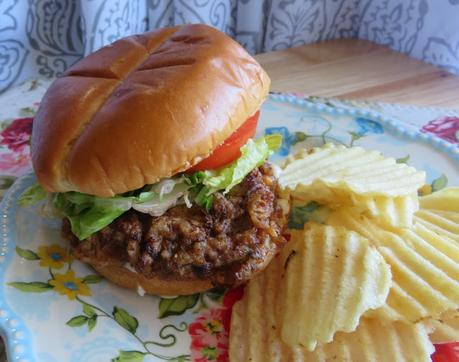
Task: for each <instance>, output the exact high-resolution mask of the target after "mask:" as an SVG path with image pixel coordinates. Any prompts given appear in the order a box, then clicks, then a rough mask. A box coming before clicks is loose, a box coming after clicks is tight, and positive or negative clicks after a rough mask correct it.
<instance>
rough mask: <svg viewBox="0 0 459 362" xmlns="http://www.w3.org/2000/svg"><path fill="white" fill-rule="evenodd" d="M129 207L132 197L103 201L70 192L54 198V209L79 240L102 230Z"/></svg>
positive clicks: (112, 198) (102, 199)
mask: <svg viewBox="0 0 459 362" xmlns="http://www.w3.org/2000/svg"><path fill="white" fill-rule="evenodd" d="M131 206H132V197H117V196H115V197H111V198H106V199H104V198H101V197H96V196H92V195H86V194H82V193H80V192H73V191H71V192H65V193H59V194H56V195H55V198H54V207H55V208H56V209H58V210H59V211H60V212H61V213H62V214H63V215H64V216H65V217H67V218H68V219H69V221H70V226H71V228H72V232H73V233H74V234H75V235H76V237H77V238H78V239H80V240H83V239H86V238H87V237H88V236H90V235H92V234H93V233H95V232H97V231H99V230H101V229H103V228H104V227H105V226H107V225H108V224H110V223H111V222H112V221H113V220H115V219H116V218H117V217H118V216H121V215H122V214H123V213H124V212H126V211H127V210H129V209H130V208H131Z"/></svg>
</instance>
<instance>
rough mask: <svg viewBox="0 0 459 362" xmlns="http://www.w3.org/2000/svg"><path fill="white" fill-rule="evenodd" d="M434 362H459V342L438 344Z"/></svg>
mask: <svg viewBox="0 0 459 362" xmlns="http://www.w3.org/2000/svg"><path fill="white" fill-rule="evenodd" d="M432 361H433V362H459V342H455V343H445V344H436V345H435V353H434V354H433V355H432Z"/></svg>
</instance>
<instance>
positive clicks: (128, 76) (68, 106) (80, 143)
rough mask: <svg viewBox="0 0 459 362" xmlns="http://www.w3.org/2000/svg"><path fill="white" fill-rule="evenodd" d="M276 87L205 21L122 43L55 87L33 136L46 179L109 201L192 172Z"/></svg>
mask: <svg viewBox="0 0 459 362" xmlns="http://www.w3.org/2000/svg"><path fill="white" fill-rule="evenodd" d="M269 84H270V80H269V78H268V76H267V74H266V73H265V72H264V71H263V69H262V68H261V67H260V65H259V64H258V63H257V62H256V61H255V60H254V59H253V58H252V57H251V56H250V55H249V54H248V53H247V52H246V51H245V50H244V49H243V48H242V47H241V46H240V45H239V44H238V43H236V42H235V41H233V40H232V39H230V38H229V37H227V36H226V35H225V34H223V33H221V32H219V31H218V30H215V29H213V28H211V27H208V26H206V25H184V26H179V27H173V28H165V29H161V30H158V31H153V32H148V33H144V34H141V35H134V36H130V37H127V38H124V39H121V40H118V41H116V42H114V43H113V44H111V45H109V46H106V47H104V48H101V49H100V50H98V51H96V52H95V53H93V54H91V55H89V56H87V57H86V58H84V59H82V60H81V61H79V62H78V63H76V64H75V65H74V66H73V67H72V68H70V69H69V70H68V71H67V72H66V73H65V74H64V75H63V76H62V77H61V78H59V79H57V80H56V81H55V82H54V83H53V84H52V85H51V86H50V88H49V89H48V91H47V92H46V94H45V96H44V98H43V100H42V102H41V104H40V108H39V110H38V112H37V115H36V116H35V119H34V125H33V133H32V161H33V167H34V170H35V173H36V175H37V177H38V180H39V183H40V184H41V185H42V186H43V187H44V188H45V189H46V190H47V191H50V192H66V191H79V192H83V193H87V194H93V195H97V196H101V197H108V196H113V195H115V194H120V193H123V192H126V191H131V190H135V189H138V188H140V187H142V186H143V185H145V184H152V183H155V182H157V181H158V180H160V179H161V178H164V177H170V176H172V175H174V174H176V173H178V172H180V171H184V170H186V169H188V168H189V167H191V166H192V165H194V164H196V163H198V162H199V161H200V160H202V159H203V158H205V157H207V156H208V155H209V154H210V153H211V152H212V151H213V150H214V149H215V148H216V147H217V146H218V145H220V144H221V143H223V142H224V140H225V139H226V138H228V137H229V136H230V135H231V133H232V132H233V131H235V130H236V129H237V128H238V127H239V126H240V125H241V124H242V123H244V121H245V120H246V119H247V118H248V117H250V116H251V115H252V114H253V113H255V112H256V111H257V110H258V108H259V107H260V105H261V103H262V102H263V100H264V98H265V97H266V95H267V93H268V89H269Z"/></svg>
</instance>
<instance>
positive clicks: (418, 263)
mask: <svg viewBox="0 0 459 362" xmlns="http://www.w3.org/2000/svg"><path fill="white" fill-rule="evenodd" d="M327 223H330V224H331V225H340V226H344V227H346V228H348V229H350V230H354V231H356V232H358V233H359V234H361V235H363V236H365V237H366V238H368V239H369V240H370V242H371V243H372V244H373V245H375V246H376V247H377V248H378V251H379V252H380V253H381V254H382V255H383V257H384V259H385V261H386V262H387V263H388V264H389V265H390V266H391V272H392V288H391V290H390V292H389V296H388V298H387V302H386V305H384V306H383V307H382V308H380V309H378V310H376V311H371V312H369V315H371V316H378V317H380V318H385V319H389V320H404V321H410V322H416V321H419V320H420V319H422V318H427V317H433V318H438V317H439V316H440V315H441V314H442V313H443V312H444V311H446V310H448V309H453V308H455V307H456V306H457V304H458V301H459V245H458V244H457V243H456V242H455V241H454V240H452V239H449V238H448V237H446V236H440V235H438V234H437V233H435V232H434V231H432V230H429V229H428V228H426V227H425V226H423V225H422V224H415V225H414V227H413V228H412V229H398V230H396V231H394V230H392V231H387V230H384V229H382V228H381V227H380V226H379V225H378V224H376V223H375V222H374V221H373V220H371V219H369V218H367V217H364V216H362V215H354V214H352V213H351V212H349V211H348V210H344V209H343V210H340V211H337V212H335V213H333V214H332V215H331V216H330V218H329V219H328V221H327Z"/></svg>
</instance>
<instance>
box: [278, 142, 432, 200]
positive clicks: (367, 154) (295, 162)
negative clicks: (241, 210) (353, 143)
mask: <svg viewBox="0 0 459 362" xmlns="http://www.w3.org/2000/svg"><path fill="white" fill-rule="evenodd" d="M424 182H425V173H424V172H422V171H418V170H416V169H415V168H413V167H410V166H408V165H406V164H403V163H397V162H396V160H395V159H393V158H386V157H384V156H383V155H382V154H381V153H379V152H377V151H368V150H365V149H363V148H361V147H350V148H348V147H344V146H336V145H333V144H326V145H324V146H322V147H320V148H313V149H310V150H302V151H300V152H299V153H298V154H297V155H295V156H293V157H291V158H289V159H288V160H287V161H286V163H285V165H284V168H283V171H282V173H281V175H280V177H279V184H280V185H281V187H283V188H288V189H291V190H295V189H296V188H297V187H300V188H309V187H312V188H314V189H318V188H323V189H326V188H331V189H340V190H345V191H347V192H349V193H353V194H357V195H364V196H390V197H395V196H407V195H412V194H413V193H415V192H416V191H417V190H418V189H419V188H420V187H421V186H422V185H423V184H424Z"/></svg>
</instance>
